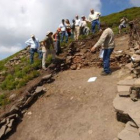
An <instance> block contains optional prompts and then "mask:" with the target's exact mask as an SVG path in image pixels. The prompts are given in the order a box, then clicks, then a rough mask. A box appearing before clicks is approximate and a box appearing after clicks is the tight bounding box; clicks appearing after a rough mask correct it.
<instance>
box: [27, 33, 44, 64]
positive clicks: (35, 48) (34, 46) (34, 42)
mask: <svg viewBox="0 0 140 140" xmlns="http://www.w3.org/2000/svg"><path fill="white" fill-rule="evenodd" d="M25 44H27V45H28V46H30V63H31V64H32V63H34V53H35V52H36V53H38V54H39V58H40V59H41V58H42V52H41V51H40V50H39V47H40V43H39V40H38V38H36V37H35V36H34V35H31V38H30V39H29V40H27V41H26V42H25Z"/></svg>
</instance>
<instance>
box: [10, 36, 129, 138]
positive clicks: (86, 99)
mask: <svg viewBox="0 0 140 140" xmlns="http://www.w3.org/2000/svg"><path fill="white" fill-rule="evenodd" d="M116 40H117V41H116V46H117V48H116V49H123V50H126V48H127V43H128V36H123V37H120V38H117V39H116ZM112 70H113V73H112V75H110V76H105V77H103V76H100V72H101V71H102V69H101V68H100V69H99V68H94V67H90V68H85V69H81V70H76V71H72V70H68V71H64V72H61V73H59V74H57V75H55V77H54V79H55V81H54V82H53V83H51V84H46V85H44V86H45V87H46V89H47V92H46V93H45V94H44V95H42V96H41V97H40V98H39V99H38V100H37V102H36V103H35V104H33V105H32V106H31V107H30V109H29V110H28V111H27V113H26V114H25V116H24V117H23V121H22V122H21V123H20V124H19V125H18V127H17V130H16V132H15V133H14V134H13V135H11V136H10V137H9V138H8V140H113V139H114V138H115V137H116V136H117V134H118V132H120V131H121V130H122V129H123V128H124V124H122V123H120V122H118V121H117V120H116V113H115V111H114V108H113V104H112V102H113V99H114V98H115V96H116V94H117V82H118V80H119V78H120V77H119V74H120V70H119V69H117V68H112ZM94 76H95V77H97V80H96V81H95V82H92V83H88V82H87V80H88V79H89V78H90V77H94Z"/></svg>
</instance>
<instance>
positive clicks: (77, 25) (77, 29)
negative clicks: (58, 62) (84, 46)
mask: <svg viewBox="0 0 140 140" xmlns="http://www.w3.org/2000/svg"><path fill="white" fill-rule="evenodd" d="M80 25H81V20H80V19H79V16H78V15H76V16H75V29H74V39H75V40H78V38H79V35H80Z"/></svg>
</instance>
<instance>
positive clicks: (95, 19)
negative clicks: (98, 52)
mask: <svg viewBox="0 0 140 140" xmlns="http://www.w3.org/2000/svg"><path fill="white" fill-rule="evenodd" d="M100 16H101V13H100V12H95V11H94V9H91V10H90V14H89V17H88V21H89V22H91V31H92V33H95V28H96V25H97V26H98V30H100V19H99V18H100Z"/></svg>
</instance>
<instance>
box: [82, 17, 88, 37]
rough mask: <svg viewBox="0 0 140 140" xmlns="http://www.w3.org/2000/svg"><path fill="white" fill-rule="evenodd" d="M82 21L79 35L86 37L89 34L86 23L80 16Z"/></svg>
mask: <svg viewBox="0 0 140 140" xmlns="http://www.w3.org/2000/svg"><path fill="white" fill-rule="evenodd" d="M81 18H82V21H81V25H80V27H81V34H82V35H88V34H89V27H88V26H87V21H86V18H85V16H82V17H81Z"/></svg>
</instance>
